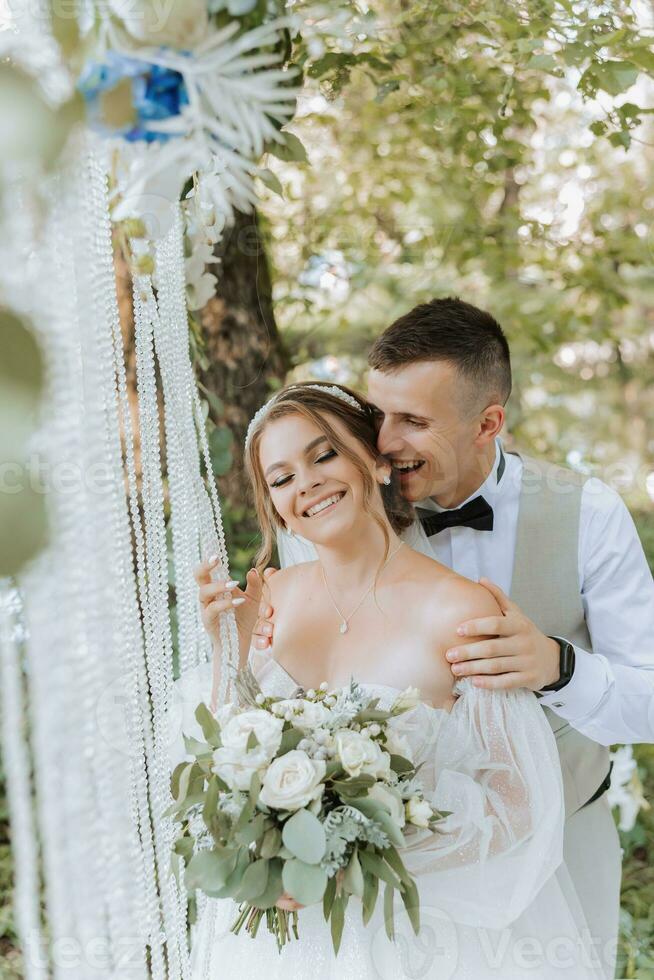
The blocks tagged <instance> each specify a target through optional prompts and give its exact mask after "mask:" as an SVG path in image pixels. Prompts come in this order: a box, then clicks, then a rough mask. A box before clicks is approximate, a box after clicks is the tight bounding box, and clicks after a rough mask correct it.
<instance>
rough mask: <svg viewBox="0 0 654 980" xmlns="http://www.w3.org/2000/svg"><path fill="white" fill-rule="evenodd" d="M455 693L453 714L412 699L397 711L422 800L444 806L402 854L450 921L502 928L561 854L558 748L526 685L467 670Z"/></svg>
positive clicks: (424, 891) (531, 896)
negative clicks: (480, 677)
mask: <svg viewBox="0 0 654 980" xmlns="http://www.w3.org/2000/svg"><path fill="white" fill-rule="evenodd" d="M455 693H456V694H458V698H457V701H456V702H455V704H454V706H453V708H452V710H451V712H450V713H449V714H448V713H447V712H442V711H438V710H434V709H433V708H430V707H429V706H427V705H418V706H417V708H415V709H412V710H411V711H409V712H407V713H406V715H401V716H399V717H398V718H397V719H396V724H397V725H398V728H399V730H400V732H402V733H403V734H405V736H407V737H408V740H409V742H410V744H411V747H412V749H413V751H414V758H415V759H416V761H418V762H422V764H423V765H422V769H421V770H420V773H419V776H420V778H421V780H422V783H423V786H424V788H425V790H426V792H427V797H428V799H429V800H430V802H431V803H432V805H433V806H434V807H435V808H436V809H438V810H446V811H450V816H448V817H447V818H446V819H445V822H444V823H443V824H442V825H441V828H442V829H441V831H440V832H437V833H433V832H430V831H428V830H426V829H417V830H416V832H415V833H414V834H413V835H412V836H411V838H410V841H409V844H408V846H407V847H406V848H405V849H404V850H403V852H402V857H403V860H404V862H405V864H406V866H407V868H408V870H409V871H410V872H411V873H412V874H414V875H416V876H419V877H420V888H421V894H422V895H423V896H424V897H426V898H427V900H428V901H429V898H430V897H431V898H433V900H434V903H435V904H437V905H438V907H440V908H442V909H443V910H444V911H446V912H448V913H449V914H450V915H452V917H453V918H454V919H455V920H456V921H458V922H462V923H464V924H470V925H475V926H485V927H487V928H504V927H505V926H506V925H507V924H508V923H510V922H512V921H514V920H515V919H516V918H517V917H518V916H519V915H520V914H521V913H522V912H523V911H524V910H525V909H526V908H527V906H528V905H529V904H530V903H531V902H532V900H533V899H534V897H535V896H536V894H537V893H538V892H539V890H540V889H541V888H542V887H543V885H544V883H545V882H546V881H547V880H548V879H549V878H550V877H551V876H552V875H553V874H554V872H555V871H556V869H557V868H558V867H559V865H560V864H561V862H562V859H563V824H564V807H563V784H562V777H561V768H560V761H559V756H558V752H557V749H556V742H555V739H554V735H553V733H552V730H551V728H550V726H549V725H548V723H547V719H546V718H545V715H544V713H543V711H542V709H541V708H540V707H539V705H538V702H537V700H536V698H535V697H534V695H533V694H532V692H530V691H526V690H510V691H491V690H485V689H482V688H477V687H475V686H474V685H473V684H472V681H471V679H470V678H464V679H462V680H459V681H457V684H456V686H455ZM420 709H422V710H420ZM412 830H413V828H412ZM410 833H411V832H410ZM425 876H429V878H428V879H427V878H426V877H425Z"/></svg>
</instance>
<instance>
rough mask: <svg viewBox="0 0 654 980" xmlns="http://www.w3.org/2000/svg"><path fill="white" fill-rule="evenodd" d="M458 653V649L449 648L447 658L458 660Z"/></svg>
mask: <svg viewBox="0 0 654 980" xmlns="http://www.w3.org/2000/svg"><path fill="white" fill-rule="evenodd" d="M457 655H458V654H457V651H456V650H448V651H447V653H446V654H445V656H446V657H447V659H448V660H450V661H452V660H456V658H457Z"/></svg>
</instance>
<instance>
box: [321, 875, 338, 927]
mask: <svg viewBox="0 0 654 980" xmlns="http://www.w3.org/2000/svg"><path fill="white" fill-rule="evenodd" d="M335 898H336V875H333V876H332V877H331V878H330V879H329V881H328V882H327V887H326V888H325V894H324V895H323V897H322V912H323V915H324V917H325V922H327V921H328V919H329V916H330V914H331V911H332V906H333V905H334V899H335Z"/></svg>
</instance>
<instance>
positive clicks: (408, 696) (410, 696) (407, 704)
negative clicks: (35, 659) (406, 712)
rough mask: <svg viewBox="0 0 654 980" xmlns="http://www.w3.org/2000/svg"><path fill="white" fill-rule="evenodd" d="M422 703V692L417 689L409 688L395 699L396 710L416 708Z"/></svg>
mask: <svg viewBox="0 0 654 980" xmlns="http://www.w3.org/2000/svg"><path fill="white" fill-rule="evenodd" d="M419 703H420V691H419V690H418V688H417V687H407V688H405V690H404V691H402V693H401V694H399V695H398V697H397V698H396V699H395V701H394V704H393V707H394V708H405V709H408V708H415V706H416V705H417V704H419Z"/></svg>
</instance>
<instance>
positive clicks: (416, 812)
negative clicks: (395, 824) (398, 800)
mask: <svg viewBox="0 0 654 980" xmlns="http://www.w3.org/2000/svg"><path fill="white" fill-rule="evenodd" d="M404 811H405V813H406V818H407V820H408V821H409V823H412V824H414V825H415V826H416V827H428V826H429V818H430V817H431V815H432V812H433V811H432V808H431V807H430V805H429V803H427V800H421V799H420V797H419V796H412V797H411V799H410V800H407V802H406V803H405V804H404Z"/></svg>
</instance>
